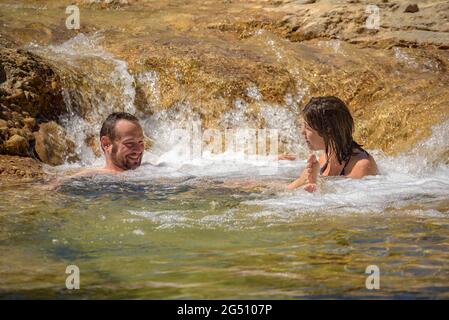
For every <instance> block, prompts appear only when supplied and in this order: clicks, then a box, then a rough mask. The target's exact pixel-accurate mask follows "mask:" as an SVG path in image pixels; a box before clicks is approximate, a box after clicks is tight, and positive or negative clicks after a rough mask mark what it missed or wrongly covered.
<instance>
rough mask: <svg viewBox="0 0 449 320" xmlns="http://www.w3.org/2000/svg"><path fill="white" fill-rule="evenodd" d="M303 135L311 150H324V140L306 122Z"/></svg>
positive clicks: (302, 130)
mask: <svg viewBox="0 0 449 320" xmlns="http://www.w3.org/2000/svg"><path fill="white" fill-rule="evenodd" d="M301 135H302V136H303V137H304V139H305V140H306V143H307V146H308V147H309V149H310V150H324V149H325V145H324V139H323V138H322V137H321V136H320V135H319V133H318V131H316V130H314V129H313V128H312V127H310V126H309V125H308V124H307V122H306V121H305V120H303V124H302V127H301Z"/></svg>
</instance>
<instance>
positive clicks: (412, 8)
mask: <svg viewBox="0 0 449 320" xmlns="http://www.w3.org/2000/svg"><path fill="white" fill-rule="evenodd" d="M418 11H419V7H418V5H417V4H409V5H408V6H407V7H406V8H405V10H404V12H408V13H415V12H418Z"/></svg>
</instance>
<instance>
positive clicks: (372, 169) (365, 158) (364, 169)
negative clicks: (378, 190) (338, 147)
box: [347, 152, 378, 178]
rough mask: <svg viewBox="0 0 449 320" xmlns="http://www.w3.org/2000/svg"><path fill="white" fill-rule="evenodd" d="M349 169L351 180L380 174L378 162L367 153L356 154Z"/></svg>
mask: <svg viewBox="0 0 449 320" xmlns="http://www.w3.org/2000/svg"><path fill="white" fill-rule="evenodd" d="M348 169H349V170H348V171H349V173H348V175H347V176H348V177H351V178H363V177H364V176H368V175H377V174H378V170H377V164H376V161H375V160H374V158H373V156H372V155H370V154H368V153H365V152H360V153H357V154H354V155H353V156H352V157H351V160H350V163H349V164H348Z"/></svg>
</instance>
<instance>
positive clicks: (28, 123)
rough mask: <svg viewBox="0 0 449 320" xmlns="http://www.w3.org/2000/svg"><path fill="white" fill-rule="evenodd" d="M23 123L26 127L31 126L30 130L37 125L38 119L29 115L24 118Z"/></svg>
mask: <svg viewBox="0 0 449 320" xmlns="http://www.w3.org/2000/svg"><path fill="white" fill-rule="evenodd" d="M23 123H24V124H25V127H27V128H29V129H30V130H33V129H34V128H35V127H36V119H34V118H30V117H27V118H25V119H23Z"/></svg>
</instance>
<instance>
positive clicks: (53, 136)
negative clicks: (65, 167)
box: [34, 121, 76, 166]
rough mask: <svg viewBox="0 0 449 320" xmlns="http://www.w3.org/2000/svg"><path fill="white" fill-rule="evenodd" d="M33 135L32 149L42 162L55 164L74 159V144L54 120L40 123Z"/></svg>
mask: <svg viewBox="0 0 449 320" xmlns="http://www.w3.org/2000/svg"><path fill="white" fill-rule="evenodd" d="M34 137H35V140H36V141H35V147H34V149H35V151H36V153H37V155H38V157H39V159H40V160H41V161H42V162H44V163H47V164H50V165H53V166H56V165H61V164H63V163H65V162H66V161H69V162H71V161H74V160H76V159H75V157H74V154H73V153H74V149H75V144H74V143H73V141H71V140H69V139H68V138H66V133H65V131H64V129H63V128H62V127H61V126H59V125H58V124H57V123H56V122H54V121H51V122H48V123H42V124H41V125H40V126H39V131H38V132H35V133H34Z"/></svg>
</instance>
